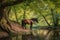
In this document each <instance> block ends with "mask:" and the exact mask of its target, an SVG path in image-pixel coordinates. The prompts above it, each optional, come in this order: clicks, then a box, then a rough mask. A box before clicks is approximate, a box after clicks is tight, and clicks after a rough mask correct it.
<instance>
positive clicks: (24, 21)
mask: <svg viewBox="0 0 60 40" xmlns="http://www.w3.org/2000/svg"><path fill="white" fill-rule="evenodd" d="M34 22H37V23H38V19H37V18H31V19H23V20H22V27H23V28H25V29H26V24H29V25H30V29H32V25H33V23H34Z"/></svg>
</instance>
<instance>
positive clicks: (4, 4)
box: [0, 0, 24, 8]
mask: <svg viewBox="0 0 60 40" xmlns="http://www.w3.org/2000/svg"><path fill="white" fill-rule="evenodd" d="M23 1H24V0H16V1H10V2H6V3H2V4H1V5H0V8H5V7H8V6H13V5H16V4H19V3H22V2H23Z"/></svg>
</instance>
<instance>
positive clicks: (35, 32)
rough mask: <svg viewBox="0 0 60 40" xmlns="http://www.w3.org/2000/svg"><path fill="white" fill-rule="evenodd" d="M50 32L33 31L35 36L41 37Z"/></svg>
mask: <svg viewBox="0 0 60 40" xmlns="http://www.w3.org/2000/svg"><path fill="white" fill-rule="evenodd" d="M48 31H49V30H35V31H33V35H35V36H36V35H39V36H41V37H45V36H46V35H47V33H48Z"/></svg>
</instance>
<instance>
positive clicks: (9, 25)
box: [0, 0, 28, 40]
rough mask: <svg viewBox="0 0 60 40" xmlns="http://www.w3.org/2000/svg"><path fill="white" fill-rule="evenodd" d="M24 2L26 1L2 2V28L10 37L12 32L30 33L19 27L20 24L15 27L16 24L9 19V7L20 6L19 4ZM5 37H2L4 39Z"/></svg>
mask: <svg viewBox="0 0 60 40" xmlns="http://www.w3.org/2000/svg"><path fill="white" fill-rule="evenodd" d="M23 1H24V0H16V1H10V2H6V0H0V4H1V5H0V28H1V29H2V30H3V31H5V32H7V33H8V34H9V35H10V32H13V33H17V32H28V30H25V29H23V28H19V27H17V25H18V24H16V26H15V25H14V23H13V22H11V21H10V20H9V18H8V10H7V7H8V6H13V5H16V4H19V3H21V2H23ZM14 26H15V27H16V28H15V27H14ZM20 27H21V26H20ZM3 35H4V34H3ZM3 35H2V37H3ZM7 40H8V39H7Z"/></svg>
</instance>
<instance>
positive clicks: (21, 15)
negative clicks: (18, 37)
mask: <svg viewBox="0 0 60 40" xmlns="http://www.w3.org/2000/svg"><path fill="white" fill-rule="evenodd" d="M31 18H38V23H34V24H33V28H32V29H34V28H35V31H33V35H36V34H37V35H40V36H39V37H42V35H43V34H45V33H46V35H47V36H46V38H45V40H52V39H51V38H53V37H55V36H52V37H51V36H50V35H60V32H59V30H60V0H0V28H1V29H3V31H4V32H8V33H9V32H11V33H12V32H13V33H15V34H16V30H17V28H18V27H17V28H15V26H16V25H14V23H13V22H17V23H19V25H21V22H22V20H23V19H31ZM10 26H12V28H13V29H11V28H10ZM13 26H14V27H13ZM26 27H27V29H28V27H29V25H26ZM40 28H41V29H42V30H40ZM15 29H16V30H15ZM24 30H25V29H23V32H24ZM29 30H30V29H29ZM44 30H46V31H44ZM19 31H20V29H19V30H17V32H19ZM47 31H48V32H47ZM25 32H27V30H26V31H25ZM41 33H43V34H42V35H41ZM52 33H53V34H52ZM2 35H3V34H2ZM2 37H3V36H2ZM50 37H51V38H50ZM56 37H57V36H56ZM49 38H50V39H49ZM36 40H37V39H36ZM39 40H40V39H39ZM41 40H43V38H41ZM53 40H56V39H53Z"/></svg>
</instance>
